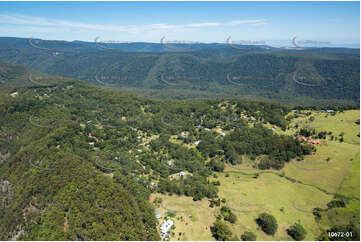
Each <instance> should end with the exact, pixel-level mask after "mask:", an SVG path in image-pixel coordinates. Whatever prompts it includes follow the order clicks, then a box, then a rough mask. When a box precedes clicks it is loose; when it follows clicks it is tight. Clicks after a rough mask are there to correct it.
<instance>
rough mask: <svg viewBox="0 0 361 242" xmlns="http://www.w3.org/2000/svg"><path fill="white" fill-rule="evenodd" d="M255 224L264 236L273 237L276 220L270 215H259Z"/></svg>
mask: <svg viewBox="0 0 361 242" xmlns="http://www.w3.org/2000/svg"><path fill="white" fill-rule="evenodd" d="M256 222H257V224H258V225H259V226H260V227H261V229H262V230H263V232H265V233H266V234H269V235H274V234H275V233H276V231H277V228H278V224H277V220H276V219H275V217H273V216H272V215H270V214H267V213H262V214H260V215H259V217H258V218H257V219H256Z"/></svg>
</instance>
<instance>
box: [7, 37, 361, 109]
mask: <svg viewBox="0 0 361 242" xmlns="http://www.w3.org/2000/svg"><path fill="white" fill-rule="evenodd" d="M0 43H1V44H0V45H1V46H2V48H1V49H0V58H2V59H4V60H6V61H8V62H11V63H17V64H24V65H26V66H28V67H31V68H33V69H35V70H38V71H41V72H44V73H47V74H51V75H62V76H66V77H72V78H76V79H81V80H86V81H88V82H91V83H95V84H97V85H101V86H104V87H108V88H112V89H114V88H119V89H120V90H126V91H129V92H136V93H143V94H146V95H148V96H152V97H161V98H169V97H173V98H177V99H186V98H209V97H240V96H242V97H247V98H251V99H258V100H260V99H262V100H268V99H273V100H278V101H282V102H286V103H290V102H291V103H299V104H317V103H322V104H332V103H334V104H346V103H353V104H355V103H359V89H360V80H359V76H360V69H359V66H360V62H359V54H358V52H359V51H358V50H357V51H356V50H347V49H343V51H340V49H332V48H330V49H315V50H308V51H300V52H297V51H286V50H282V49H278V48H270V49H269V50H267V51H266V50H264V49H261V48H260V49H257V48H256V49H254V48H247V47H246V48H244V50H238V49H233V48H231V47H229V46H227V45H220V44H215V45H202V44H201V45H191V46H190V47H189V48H191V49H192V51H188V52H179V51H176V52H172V51H171V50H169V49H167V48H165V47H164V46H163V47H162V46H161V45H160V44H146V43H137V44H130V45H114V46H113V47H114V49H102V48H99V47H97V45H95V44H94V43H84V42H64V41H40V40H33V41H32V43H34V44H35V45H34V44H30V43H29V40H28V39H16V38H1V39H0ZM121 50H124V51H121Z"/></svg>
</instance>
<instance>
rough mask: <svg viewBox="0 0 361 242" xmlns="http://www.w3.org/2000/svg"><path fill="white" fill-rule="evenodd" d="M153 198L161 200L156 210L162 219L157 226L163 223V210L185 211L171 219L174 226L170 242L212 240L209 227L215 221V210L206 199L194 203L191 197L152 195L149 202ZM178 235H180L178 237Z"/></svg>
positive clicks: (164, 211)
mask: <svg viewBox="0 0 361 242" xmlns="http://www.w3.org/2000/svg"><path fill="white" fill-rule="evenodd" d="M155 197H160V198H162V199H163V206H160V207H159V208H158V211H159V213H161V214H162V215H163V217H162V219H160V220H159V222H160V223H159V225H160V224H161V223H162V222H163V220H164V215H166V213H167V210H166V209H165V208H167V209H170V210H175V211H185V212H176V217H175V218H172V220H173V221H174V224H175V230H174V236H173V237H171V240H178V239H180V240H197V241H200V240H202V241H207V240H214V238H213V237H212V234H211V231H210V226H212V224H213V222H214V221H215V213H216V210H215V209H214V208H213V209H212V208H210V207H209V202H208V200H207V199H203V200H202V201H197V202H194V201H193V200H192V198H191V197H186V196H176V195H173V196H168V195H162V194H152V196H151V201H153V200H154V198H155ZM164 207H165V208H164ZM179 233H181V235H179Z"/></svg>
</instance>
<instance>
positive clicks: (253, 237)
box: [241, 232, 256, 241]
mask: <svg viewBox="0 0 361 242" xmlns="http://www.w3.org/2000/svg"><path fill="white" fill-rule="evenodd" d="M241 239H242V240H243V241H255V240H256V235H255V234H254V233H252V232H244V234H242V235H241Z"/></svg>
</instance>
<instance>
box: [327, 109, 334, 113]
mask: <svg viewBox="0 0 361 242" xmlns="http://www.w3.org/2000/svg"><path fill="white" fill-rule="evenodd" d="M327 112H328V113H333V112H335V110H332V109H328V110H327Z"/></svg>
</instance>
